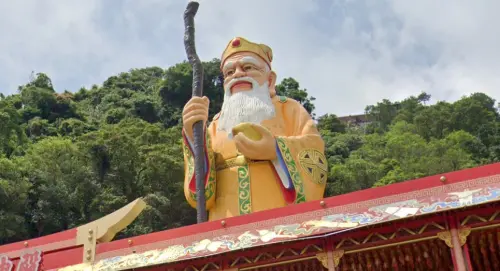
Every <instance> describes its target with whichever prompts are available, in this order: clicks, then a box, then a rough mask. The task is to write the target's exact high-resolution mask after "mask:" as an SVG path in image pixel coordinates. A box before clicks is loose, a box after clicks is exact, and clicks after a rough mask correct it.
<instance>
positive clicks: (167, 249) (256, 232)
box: [82, 175, 500, 270]
mask: <svg viewBox="0 0 500 271" xmlns="http://www.w3.org/2000/svg"><path fill="white" fill-rule="evenodd" d="M497 200H500V175H493V176H489V177H483V178H477V179H473V180H468V181H463V182H458V183H452V184H447V185H441V186H437V187H433V188H427V189H421V190H417V191H413V192H409V193H402V194H397V195H392V196H387V197H382V198H377V199H373V200H367V201H361V202H356V203H352V204H348V205H342V206H336V207H331V208H324V209H321V210H316V211H311V212H305V213H300V214H296V215H290V216H284V217H279V218H275V219H269V220H265V221H259V222H255V223H249V224H245V225H241V226H234V227H229V228H226V229H220V230H215V231H209V232H203V233H199V234H193V235H190V236H183V237H180V238H176V239H170V240H165V241H159V242H156V243H153V244H148V245H143V246H134V250H135V251H136V252H137V253H135V254H129V253H130V249H121V250H115V251H110V252H105V253H101V254H98V255H97V257H96V259H98V261H97V262H96V263H95V264H94V265H93V266H92V270H127V269H132V268H138V267H145V266H152V265H158V264H163V263H172V262H176V261H181V260H186V259H193V258H198V257H205V256H209V255H215V254H221V253H225V252H229V251H237V250H241V249H244V248H250V247H257V246H263V245H268V244H273V243H277V242H285V241H294V240H297V239H300V238H303V237H308V236H312V235H317V234H324V233H330V232H338V231H341V230H346V229H356V228H360V227H363V226H367V225H374V224H378V223H384V222H389V221H394V220H399V219H404V218H408V217H412V216H418V215H425V214H431V213H436V212H439V211H446V210H451V209H456V208H462V207H466V206H474V205H479V204H483V203H486V202H493V201H497ZM127 254H128V255H127ZM82 270H85V269H82Z"/></svg>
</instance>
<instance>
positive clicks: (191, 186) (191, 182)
mask: <svg viewBox="0 0 500 271" xmlns="http://www.w3.org/2000/svg"><path fill="white" fill-rule="evenodd" d="M205 133H206V131H205ZM182 138H183V139H184V144H186V146H187V147H188V149H189V152H191V155H192V156H193V159H194V152H193V150H192V149H191V144H189V141H188V139H187V136H186V134H185V133H184V129H182ZM203 147H204V149H205V163H206V164H207V172H205V187H207V184H208V179H209V177H210V160H209V159H208V149H207V137H206V134H205V137H204V139H203ZM193 162H194V161H193ZM189 190H190V191H191V192H192V193H194V194H196V174H195V173H194V171H193V177H191V180H189Z"/></svg>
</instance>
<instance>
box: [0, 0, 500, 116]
mask: <svg viewBox="0 0 500 271" xmlns="http://www.w3.org/2000/svg"><path fill="white" fill-rule="evenodd" d="M186 3H187V1H178V0H176V1H174V0H168V1H167V0H141V1H132V0H127V1H116V0H115V1H98V0H87V1H56V0H46V1H42V2H40V1H35V0H17V1H1V2H0V33H2V35H3V37H2V38H1V39H0V52H1V53H0V91H1V92H3V93H12V92H14V91H15V89H16V87H17V85H20V84H24V83H25V82H26V81H27V79H28V77H29V74H30V73H31V71H32V70H35V71H36V72H46V73H48V74H49V76H51V78H52V79H53V81H54V84H55V86H56V88H57V89H58V90H59V91H62V90H64V89H70V90H72V91H76V90H77V89H78V88H79V87H81V86H84V85H85V86H90V85H91V84H94V83H102V81H103V80H105V79H106V78H107V77H109V76H111V75H113V74H116V73H119V72H122V71H127V70H128V69H130V68H134V67H145V66H152V65H158V66H162V67H168V66H170V65H173V64H175V63H177V62H179V61H182V60H183V59H185V52H184V48H183V40H182V39H183V21H182V14H183V11H184V8H185V5H186ZM499 8H500V2H498V1H496V0H489V1H487V0H483V1H466V0H457V1H453V3H450V2H447V3H444V2H441V1H432V0H422V1H417V2H415V1H403V0H362V1H352V0H351V1H349V0H338V1H333V0H307V1H304V0H287V1H278V0H275V1H269V0H254V1H240V0H225V1H223V0H203V1H201V6H200V10H199V12H198V13H199V14H198V15H197V17H196V27H197V29H196V30H197V32H196V34H197V48H198V51H199V54H200V57H201V58H202V59H204V60H210V59H212V58H214V57H219V56H220V54H221V51H222V50H223V49H224V47H225V45H226V44H227V42H228V41H229V40H230V39H231V38H232V37H234V36H244V37H247V38H249V39H252V40H255V41H259V42H263V43H266V44H268V45H270V46H271V47H272V48H273V50H274V54H275V62H274V68H275V69H276V71H277V72H278V75H279V76H280V77H281V78H283V76H291V77H294V78H296V79H297V80H298V81H299V82H300V83H301V85H302V87H305V88H307V89H308V91H309V92H310V93H311V94H312V95H313V96H315V97H316V98H317V101H316V105H317V111H318V112H317V113H318V114H322V113H326V112H332V113H336V114H339V115H343V114H350V113H359V112H362V111H363V109H364V107H365V106H366V105H368V104H373V103H376V102H377V101H379V100H381V99H382V98H389V99H402V98H405V97H407V96H409V95H416V94H418V93H419V92H420V91H421V90H424V91H426V92H428V93H430V94H432V95H433V97H434V98H435V99H447V100H454V99H457V98H460V96H462V95H466V94H468V93H471V92H474V91H482V92H486V93H488V94H489V95H491V96H493V97H495V96H496V97H497V98H498V96H499V95H498V94H499V93H500V76H499V75H498V74H499V72H498V71H499V70H500V54H499V53H498V48H500V30H498V27H497V26H498V25H500V16H498V15H497V11H498V10H499Z"/></svg>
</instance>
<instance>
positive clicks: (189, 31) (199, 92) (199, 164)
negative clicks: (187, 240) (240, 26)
mask: <svg viewBox="0 0 500 271" xmlns="http://www.w3.org/2000/svg"><path fill="white" fill-rule="evenodd" d="M199 6H200V4H199V3H198V2H197V1H190V2H189V3H188V5H187V7H186V10H185V11H184V48H185V49H186V54H187V57H188V60H189V63H190V64H191V66H192V67H193V94H192V96H198V97H201V96H203V66H202V65H201V61H200V58H199V57H198V54H197V53H196V46H195V43H194V16H195V15H196V12H198V7H199ZM203 137H204V132H203V122H202V121H198V122H196V123H195V124H194V125H193V141H194V142H193V152H194V174H195V178H196V219H197V221H198V223H203V222H205V221H207V211H206V202H205V176H204V175H205V174H204V173H205V172H204V171H205V170H204V169H205V165H204V164H205V153H204V150H205V146H204V143H205V140H204V138H203Z"/></svg>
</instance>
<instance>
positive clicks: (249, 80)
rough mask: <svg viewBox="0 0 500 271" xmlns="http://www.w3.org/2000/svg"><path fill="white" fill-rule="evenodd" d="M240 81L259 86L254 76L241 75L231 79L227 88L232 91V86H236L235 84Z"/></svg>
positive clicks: (253, 86)
mask: <svg viewBox="0 0 500 271" xmlns="http://www.w3.org/2000/svg"><path fill="white" fill-rule="evenodd" d="M239 82H246V83H251V84H252V88H255V87H257V86H259V83H258V82H257V81H256V80H255V79H253V78H252V77H240V78H234V79H231V81H229V83H228V85H227V88H226V90H227V91H231V88H232V87H233V86H234V84H236V83H239Z"/></svg>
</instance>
